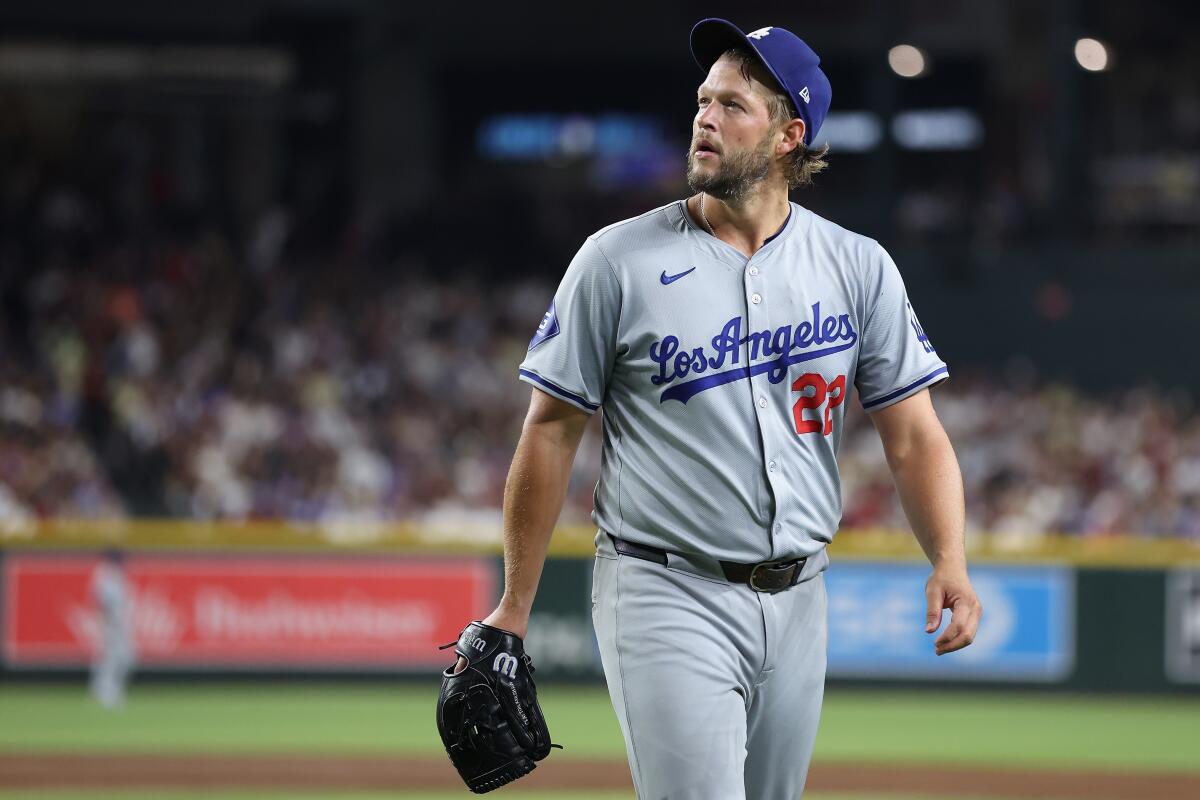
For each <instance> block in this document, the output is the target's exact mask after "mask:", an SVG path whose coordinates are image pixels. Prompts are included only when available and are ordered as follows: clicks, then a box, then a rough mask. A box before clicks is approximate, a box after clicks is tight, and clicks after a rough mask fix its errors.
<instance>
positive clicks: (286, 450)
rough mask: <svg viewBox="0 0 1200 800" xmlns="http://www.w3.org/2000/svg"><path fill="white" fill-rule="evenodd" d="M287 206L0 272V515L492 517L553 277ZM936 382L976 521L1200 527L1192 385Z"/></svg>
mask: <svg viewBox="0 0 1200 800" xmlns="http://www.w3.org/2000/svg"><path fill="white" fill-rule="evenodd" d="M286 225H287V222H286V216H277V217H275V218H272V219H269V220H266V221H265V222H264V224H263V226H262V229H261V230H260V231H259V232H258V233H257V234H256V236H255V237H253V239H252V242H251V246H250V247H249V248H248V249H247V253H245V254H238V253H237V252H235V251H234V249H233V248H232V247H231V246H230V244H229V242H228V241H227V240H226V239H225V238H224V237H222V236H221V235H219V234H217V233H214V232H212V231H207V232H203V233H200V234H197V235H196V236H194V237H191V238H176V239H171V238H167V239H164V240H160V241H155V242H154V243H151V244H146V245H143V246H136V245H134V244H132V243H130V242H128V241H118V242H115V243H112V244H107V245H96V246H94V247H89V248H85V249H84V250H83V251H80V254H72V253H65V252H59V253H58V255H57V257H54V258H49V259H47V260H46V261H45V262H44V263H42V264H39V265H38V267H37V269H36V271H35V272H34V273H33V274H34V277H33V279H31V280H29V281H26V282H24V283H23V285H22V286H21V287H20V288H21V291H20V292H19V293H16V292H15V291H14V287H13V286H11V285H10V286H9V287H8V289H9V291H8V295H7V300H8V302H7V308H8V310H9V311H10V315H9V320H8V321H9V324H8V325H7V326H6V327H5V329H4V333H3V337H2V338H0V355H2V361H0V363H2V365H3V374H2V382H0V517H4V518H6V519H9V520H10V521H11V520H20V519H33V518H37V517H46V516H63V517H71V516H89V517H93V516H120V515H173V516H182V517H189V518H202V519H209V518H225V519H254V518H277V517H281V518H289V519H298V520H309V521H346V520H389V519H397V518H408V519H414V518H416V519H419V518H421V517H423V516H430V515H431V516H436V517H438V518H441V519H446V518H449V519H455V518H459V517H462V518H464V519H465V518H472V519H479V518H482V519H484V520H488V519H493V520H494V519H496V518H497V516H498V513H499V508H500V505H501V501H502V494H503V487H504V480H505V476H506V472H507V468H508V464H509V460H510V459H511V456H512V451H513V446H514V444H515V442H516V439H517V436H518V434H519V430H520V425H521V420H522V417H523V413H524V410H525V406H526V404H527V401H528V392H529V389H528V387H526V386H525V385H523V384H520V383H518V382H517V381H516V367H517V364H518V363H519V362H520V360H521V358H522V354H523V353H524V350H525V346H526V343H527V341H528V338H529V336H530V334H531V332H532V329H533V327H534V326H535V325H536V322H537V321H538V320H539V319H540V318H541V315H542V312H543V310H544V307H545V305H546V303H547V300H548V298H549V297H550V295H551V293H552V291H553V286H552V285H548V284H537V283H529V284H515V285H502V286H499V287H489V288H487V289H486V290H485V289H484V288H483V287H481V286H479V285H475V284H473V283H471V282H470V281H466V282H457V283H446V282H438V281H435V280H430V279H410V278H404V277H400V276H404V275H405V274H406V270H405V268H404V266H403V265H399V266H397V267H396V268H395V269H392V270H387V271H384V270H379V269H368V268H365V267H363V266H362V265H361V264H358V263H356V260H355V256H354V255H353V253H352V250H353V248H347V252H345V253H342V254H341V255H334V256H332V257H330V259H329V260H328V261H325V262H322V263H318V262H317V261H316V260H310V261H305V260H303V259H301V260H297V259H295V258H293V257H292V256H291V255H289V254H288V252H287V250H286V248H283V247H281V246H278V242H279V241H282V239H283V238H284V237H280V236H279V235H278V231H277V229H278V228H279V227H280V226H283V227H285V228H286ZM272 231H274V232H272ZM272 241H275V242H276V243H277V244H276V245H275V246H274V247H273V246H272V245H271V244H270V243H271V242H272ZM14 321H20V322H23V323H24V325H23V326H16V325H14ZM934 398H935V403H936V406H937V408H938V411H939V414H940V416H941V417H942V419H943V421H944V423H945V425H946V428H947V430H948V432H949V433H950V436H951V438H952V439H953V441H954V443H955V446H956V449H957V452H958V455H959V459H960V461H961V464H962V469H963V475H964V480H965V484H966V491H967V506H968V512H969V517H970V521H969V523H970V527H971V528H972V529H976V530H981V531H989V532H991V533H993V534H994V535H996V536H1004V537H1018V538H1020V537H1035V536H1039V535H1041V534H1043V533H1045V532H1066V533H1074V534H1081V535H1095V534H1105V533H1112V532H1137V533H1140V534H1144V535H1152V536H1165V535H1178V536H1186V537H1193V538H1200V416H1197V415H1196V414H1195V413H1194V412H1193V411H1192V409H1191V408H1190V407H1189V406H1188V404H1187V400H1186V398H1173V397H1169V396H1167V397H1165V396H1163V395H1161V394H1158V393H1156V392H1154V391H1151V390H1150V389H1137V390H1133V391H1128V392H1126V393H1123V394H1113V395H1110V396H1108V397H1104V398H1100V397H1096V396H1093V395H1088V396H1084V395H1082V394H1080V393H1078V392H1076V391H1073V390H1072V389H1071V388H1069V387H1065V386H1041V385H1037V384H1036V383H1034V382H1013V383H1008V384H1006V383H1000V382H997V381H995V380H985V379H976V378H972V377H970V376H969V375H967V374H964V375H962V376H961V377H959V376H958V375H957V374H956V376H955V378H954V379H952V380H951V381H950V382H948V383H947V384H946V385H944V386H943V387H940V388H938V389H936V390H934ZM850 405H851V408H852V409H856V408H857V407H856V404H850ZM599 448H600V426H599V425H592V426H590V427H589V432H588V435H587V437H586V439H585V442H584V444H583V446H582V451H581V454H580V457H579V458H578V459H577V467H576V474H575V476H574V480H573V482H572V487H571V493H570V497H569V499H568V505H567V509H566V511H565V515H564V517H565V519H568V520H573V521H585V520H586V519H587V516H588V513H589V511H590V508H591V488H592V484H593V482H594V480H595V475H596V472H597V468H598V462H599ZM841 460H842V465H843V476H844V496H845V525H846V526H849V527H872V526H885V527H886V526H898V527H903V526H904V520H903V516H902V513H901V511H900V508H899V504H898V502H897V500H896V496H895V493H894V491H893V489H892V483H891V477H890V474H889V472H888V470H887V467H886V464H885V461H884V458H883V453H882V449H881V447H880V446H879V443H878V438H877V437H876V436H875V435H874V433H873V430H872V428H871V425H870V423H869V421H868V418H867V417H866V415H865V414H864V413H862V411H861V409H857V410H852V411H851V412H850V413H849V414H848V417H847V425H846V429H845V434H844V440H843V443H842V457H841Z"/></svg>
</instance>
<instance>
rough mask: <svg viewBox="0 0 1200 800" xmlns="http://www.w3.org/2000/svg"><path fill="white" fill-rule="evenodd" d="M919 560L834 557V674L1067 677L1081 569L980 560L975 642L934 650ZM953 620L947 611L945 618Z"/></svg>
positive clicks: (925, 571) (974, 575)
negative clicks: (956, 649) (838, 560)
mask: <svg viewBox="0 0 1200 800" xmlns="http://www.w3.org/2000/svg"><path fill="white" fill-rule="evenodd" d="M928 577H929V568H928V567H927V566H921V565H916V564H882V563H881V564H867V563H846V562H841V563H837V564H835V565H834V566H833V567H832V568H831V569H830V570H829V571H828V572H826V576H825V580H826V588H827V590H828V594H829V675H830V676H831V677H869V678H916V679H920V678H938V679H946V678H951V679H962V680H989V681H995V680H1001V681H1002V680H1014V681H1048V682H1050V681H1061V680H1064V679H1065V678H1067V677H1068V675H1069V673H1070V672H1071V669H1072V666H1073V664H1074V659H1075V608H1074V597H1075V591H1074V575H1073V572H1072V571H1071V570H1070V569H1068V568H1060V567H1025V566H1022V567H1005V566H979V567H975V568H973V569H972V570H971V581H972V583H973V584H974V586H975V590H976V592H978V594H979V599H980V602H981V603H983V607H984V615H983V621H982V624H981V625H980V627H979V634H978V636H977V638H976V639H975V642H974V643H973V644H972V645H971V646H970V647H967V648H965V649H964V650H961V651H959V652H956V653H953V654H949V655H946V656H940V657H939V656H936V655H934V652H933V641H934V639H935V638H936V635H935V634H927V633H925V611H926V603H925V581H926V579H927V578H928ZM946 624H949V614H946V615H945V617H944V622H943V625H946Z"/></svg>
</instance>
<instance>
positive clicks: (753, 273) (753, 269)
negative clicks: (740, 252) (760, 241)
mask: <svg viewBox="0 0 1200 800" xmlns="http://www.w3.org/2000/svg"><path fill="white" fill-rule="evenodd" d="M750 274H751V275H757V274H758V267H751V268H750Z"/></svg>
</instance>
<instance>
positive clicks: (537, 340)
mask: <svg viewBox="0 0 1200 800" xmlns="http://www.w3.org/2000/svg"><path fill="white" fill-rule="evenodd" d="M559 332H560V328H559V327H558V312H557V311H555V310H554V301H553V300H551V301H550V308H548V309H546V315H545V316H544V317H542V321H541V323H540V324H539V325H538V327H537V332H536V333H534V334H533V338H532V339H530V340H529V348H528V349H529V350H532V349H533V348H535V347H537V346H538V345H539V344H541V343H542V342H544V341H546V340H547V339H553V338H554V337H555V336H558V334H559Z"/></svg>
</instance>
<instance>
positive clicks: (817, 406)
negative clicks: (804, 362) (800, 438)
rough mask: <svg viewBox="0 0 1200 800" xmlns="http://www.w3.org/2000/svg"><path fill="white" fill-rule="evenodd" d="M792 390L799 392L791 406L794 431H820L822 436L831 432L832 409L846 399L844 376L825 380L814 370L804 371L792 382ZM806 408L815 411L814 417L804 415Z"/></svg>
mask: <svg viewBox="0 0 1200 800" xmlns="http://www.w3.org/2000/svg"><path fill="white" fill-rule="evenodd" d="M810 389H811V390H812V391H811V392H810V391H809V390H810ZM792 391H793V392H800V399H799V400H797V401H796V403H795V405H793V406H792V417H793V419H795V421H796V433H798V434H803V433H820V434H822V435H824V436H828V435H829V434H831V433H833V409H835V408H837V407H838V406H840V405H841V404H842V401H843V400H845V399H846V376H845V375H838V376H837V377H836V378H834V379H833V380H832V381H826V380H825V378H823V377H822V376H820V375H818V374H817V373H815V372H806V373H804V374H803V375H801V376H800V377H799V378H796V380H795V381H793V382H792ZM822 406H824V409H825V410H824V413H822V411H821V407H822ZM807 409H812V410H813V411H815V412H816V419H808V418H806V417H805V414H804V412H805V411H806V410H807ZM822 423H823V424H822Z"/></svg>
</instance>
